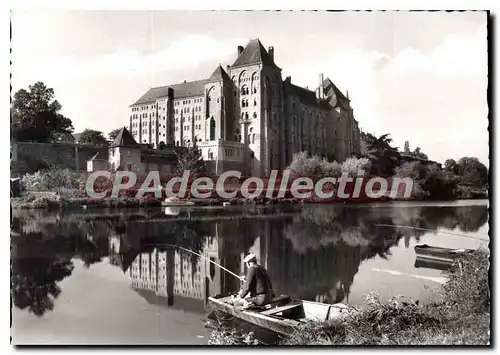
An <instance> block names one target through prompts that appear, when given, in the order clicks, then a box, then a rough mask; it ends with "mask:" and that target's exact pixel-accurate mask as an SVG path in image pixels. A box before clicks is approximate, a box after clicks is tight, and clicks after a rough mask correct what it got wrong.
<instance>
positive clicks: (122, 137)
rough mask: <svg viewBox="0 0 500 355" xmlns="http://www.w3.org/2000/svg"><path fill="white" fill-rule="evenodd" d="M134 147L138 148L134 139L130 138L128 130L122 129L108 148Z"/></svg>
mask: <svg viewBox="0 0 500 355" xmlns="http://www.w3.org/2000/svg"><path fill="white" fill-rule="evenodd" d="M134 145H137V146H138V144H137V142H136V141H135V139H134V137H132V135H131V134H130V132H129V131H128V129H126V128H125V127H123V128H122V129H120V132H118V135H117V136H116V138H115V140H114V141H113V143H111V145H110V147H112V148H113V147H120V146H134Z"/></svg>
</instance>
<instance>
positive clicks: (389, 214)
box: [11, 200, 489, 345]
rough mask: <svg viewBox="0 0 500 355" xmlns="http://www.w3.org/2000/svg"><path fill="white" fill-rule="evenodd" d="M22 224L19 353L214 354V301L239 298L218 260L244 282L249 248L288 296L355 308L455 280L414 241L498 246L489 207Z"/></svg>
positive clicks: (169, 215)
mask: <svg viewBox="0 0 500 355" xmlns="http://www.w3.org/2000/svg"><path fill="white" fill-rule="evenodd" d="M14 217H15V218H14V219H15V220H14V230H15V231H16V232H18V233H19V234H20V235H19V236H17V237H14V238H12V251H11V257H12V282H11V289H12V292H11V293H12V300H13V311H12V315H13V323H12V338H13V343H14V344H15V345H22V344H207V342H208V338H209V331H208V329H206V328H205V327H204V319H205V317H206V315H207V304H206V300H207V297H208V296H209V295H214V294H218V293H227V292H232V291H234V290H237V289H239V281H238V280H237V279H236V278H235V277H234V276H232V275H231V274H229V273H227V272H224V271H223V270H222V269H220V268H219V267H217V266H214V264H213V263H210V262H208V260H207V259H211V260H213V261H215V262H217V263H220V264H221V265H223V266H224V267H225V268H227V269H229V270H231V271H233V272H235V273H236V274H243V273H244V271H245V270H244V266H243V262H242V258H243V257H244V256H245V255H246V254H248V253H249V252H253V253H255V254H256V255H257V257H258V260H259V262H260V263H261V264H262V265H264V266H265V267H266V268H267V269H268V270H269V274H270V276H271V280H272V282H273V287H274V289H275V293H277V294H281V293H286V294H288V295H291V296H293V297H297V298H301V299H307V300H315V301H320V302H327V303H334V302H344V303H347V304H351V305H359V304H361V303H363V301H364V299H365V297H366V295H367V294H368V293H370V292H377V293H378V294H379V295H380V297H381V298H382V299H388V298H390V297H392V296H396V295H404V296H408V297H411V298H412V299H414V300H422V301H425V300H428V299H431V298H432V297H435V294H436V293H435V291H436V290H438V289H439V287H440V285H441V284H442V283H443V282H444V281H445V278H444V276H443V274H442V271H441V270H438V269H433V268H432V267H431V266H426V265H416V264H415V259H416V255H415V251H414V246H415V245H417V244H429V245H432V246H442V247H450V248H477V247H480V246H483V247H485V248H487V247H488V240H489V237H488V201H487V200H473V201H471V200H469V201H457V202H450V203H448V202H446V203H437V202H436V203H428V202H426V203H420V202H417V203H410V202H397V203H384V204H371V205H328V206H327V205H314V206H308V205H305V206H289V207H255V208H254V207H224V208H222V207H216V208H168V209H165V208H163V209H160V208H157V209H136V210H100V209H99V210H92V209H89V210H86V211H84V210H81V211H76V212H75V211H73V212H48V211H14ZM381 224H382V225H398V226H413V227H417V228H421V229H418V230H416V229H407V228H399V227H388V226H378V225H381ZM423 229H425V230H423ZM452 233H454V234H452ZM168 244H175V245H179V246H182V247H183V248H188V249H190V250H193V251H195V252H197V253H200V254H202V255H203V256H204V257H203V258H200V257H196V256H194V255H192V254H189V253H186V252H183V251H182V250H179V249H177V250H174V249H173V248H172V247H169V246H168ZM416 266H419V267H416Z"/></svg>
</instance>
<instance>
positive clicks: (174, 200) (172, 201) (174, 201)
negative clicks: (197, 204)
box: [161, 197, 194, 206]
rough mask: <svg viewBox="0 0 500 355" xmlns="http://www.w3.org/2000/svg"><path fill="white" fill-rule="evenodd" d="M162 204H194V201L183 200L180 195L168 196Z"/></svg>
mask: <svg viewBox="0 0 500 355" xmlns="http://www.w3.org/2000/svg"><path fill="white" fill-rule="evenodd" d="M161 205H162V206H193V205H194V202H193V201H183V200H181V199H179V198H178V197H167V198H166V199H165V200H164V201H162V203H161Z"/></svg>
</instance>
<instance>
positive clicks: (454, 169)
mask: <svg viewBox="0 0 500 355" xmlns="http://www.w3.org/2000/svg"><path fill="white" fill-rule="evenodd" d="M444 170H446V171H448V172H450V173H454V174H457V175H458V165H457V162H456V161H455V159H446V161H445V162H444Z"/></svg>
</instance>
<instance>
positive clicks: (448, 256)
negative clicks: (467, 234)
mask: <svg viewBox="0 0 500 355" xmlns="http://www.w3.org/2000/svg"><path fill="white" fill-rule="evenodd" d="M473 251H474V250H473V249H452V248H441V247H432V246H429V245H427V244H423V245H416V246H415V253H416V254H417V258H420V259H428V260H434V261H453V260H454V259H456V258H457V257H459V256H460V255H463V254H466V253H471V252H473Z"/></svg>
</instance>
